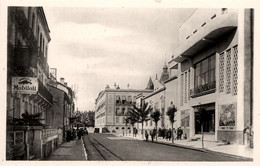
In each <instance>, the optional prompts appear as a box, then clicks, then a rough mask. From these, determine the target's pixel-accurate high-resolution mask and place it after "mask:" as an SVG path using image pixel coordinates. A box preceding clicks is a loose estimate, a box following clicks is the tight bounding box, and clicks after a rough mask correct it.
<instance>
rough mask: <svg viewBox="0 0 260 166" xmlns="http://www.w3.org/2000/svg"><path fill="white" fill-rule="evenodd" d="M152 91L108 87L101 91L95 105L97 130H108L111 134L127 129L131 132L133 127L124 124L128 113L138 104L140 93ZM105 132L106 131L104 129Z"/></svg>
mask: <svg viewBox="0 0 260 166" xmlns="http://www.w3.org/2000/svg"><path fill="white" fill-rule="evenodd" d="M151 92H152V90H149V89H147V90H136V89H129V87H128V89H120V87H119V86H116V84H115V88H113V89H112V88H110V87H109V86H107V87H106V88H105V90H103V91H101V92H100V93H99V95H98V97H97V99H96V105H95V128H99V130H100V132H102V128H104V127H105V128H107V129H108V130H109V131H110V132H112V131H115V132H117V133H123V132H125V130H126V127H127V129H128V131H129V130H131V125H130V124H128V125H127V126H126V125H125V123H124V120H125V118H126V117H127V116H128V111H129V109H130V108H132V106H133V104H135V103H136V96H137V95H138V94H140V93H143V94H145V95H146V94H148V93H151ZM103 131H104V129H103Z"/></svg>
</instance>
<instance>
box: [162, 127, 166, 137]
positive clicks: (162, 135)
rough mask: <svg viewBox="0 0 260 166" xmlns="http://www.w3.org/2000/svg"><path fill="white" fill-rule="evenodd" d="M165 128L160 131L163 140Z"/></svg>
mask: <svg viewBox="0 0 260 166" xmlns="http://www.w3.org/2000/svg"><path fill="white" fill-rule="evenodd" d="M165 131H166V130H165V128H163V129H162V138H163V139H164V138H165Z"/></svg>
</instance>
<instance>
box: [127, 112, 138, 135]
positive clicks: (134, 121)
mask: <svg viewBox="0 0 260 166" xmlns="http://www.w3.org/2000/svg"><path fill="white" fill-rule="evenodd" d="M128 119H129V122H130V123H131V125H132V128H133V130H132V131H133V137H134V125H135V123H136V122H138V117H136V116H135V115H134V114H131V113H129V117H128Z"/></svg>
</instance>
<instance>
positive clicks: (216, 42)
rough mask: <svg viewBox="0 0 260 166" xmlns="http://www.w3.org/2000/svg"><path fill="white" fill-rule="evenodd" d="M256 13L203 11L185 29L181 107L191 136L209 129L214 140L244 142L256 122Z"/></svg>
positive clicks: (178, 54) (178, 53)
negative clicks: (203, 112) (202, 111)
mask: <svg viewBox="0 0 260 166" xmlns="http://www.w3.org/2000/svg"><path fill="white" fill-rule="evenodd" d="M252 27H253V25H252V11H251V10H235V9H234V10H231V9H226V8H223V9H210V10H209V9H198V10H197V11H196V12H195V13H194V14H193V15H192V16H191V17H190V18H189V19H188V20H187V21H186V22H185V23H184V24H183V25H182V26H181V27H180V29H179V45H178V47H177V49H176V50H175V52H174V55H173V58H172V60H171V61H170V64H171V65H172V66H174V65H175V64H176V62H177V63H178V65H177V68H178V89H179V90H178V102H177V103H178V104H177V107H178V111H180V113H181V115H182V116H181V117H180V118H181V119H180V122H181V123H180V124H181V126H182V127H183V128H184V132H185V134H186V135H187V136H188V138H189V139H191V138H194V137H197V134H200V133H201V127H200V122H199V120H198V119H199V117H198V116H199V114H198V108H199V107H201V106H202V107H204V108H205V109H206V110H207V116H208V117H209V118H208V120H207V121H206V122H205V124H204V131H205V133H207V134H208V135H209V136H210V135H211V136H212V137H211V138H212V140H215V141H222V140H226V141H230V142H233V143H239V144H243V141H244V133H243V131H244V129H245V128H247V127H250V126H252V48H253V47H252V33H253V31H252Z"/></svg>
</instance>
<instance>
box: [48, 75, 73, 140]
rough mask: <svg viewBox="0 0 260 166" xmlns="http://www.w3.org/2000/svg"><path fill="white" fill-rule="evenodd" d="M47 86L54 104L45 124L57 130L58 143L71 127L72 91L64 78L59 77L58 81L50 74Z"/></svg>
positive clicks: (63, 138) (64, 138)
mask: <svg viewBox="0 0 260 166" xmlns="http://www.w3.org/2000/svg"><path fill="white" fill-rule="evenodd" d="M48 88H49V91H50V92H51V94H52V95H53V102H54V104H53V105H52V107H50V108H49V110H48V114H47V124H48V126H51V127H52V128H55V129H57V130H58V133H59V134H58V136H59V142H58V144H59V145H60V144H61V143H62V142H63V141H65V140H66V137H67V135H66V133H67V132H66V131H68V130H71V129H72V127H71V123H70V118H72V117H73V114H74V111H75V102H74V99H75V98H74V92H73V91H72V89H71V88H70V87H68V84H67V83H66V82H64V78H60V82H58V81H57V80H56V78H55V77H53V76H52V74H51V79H50V82H49V84H48Z"/></svg>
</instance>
